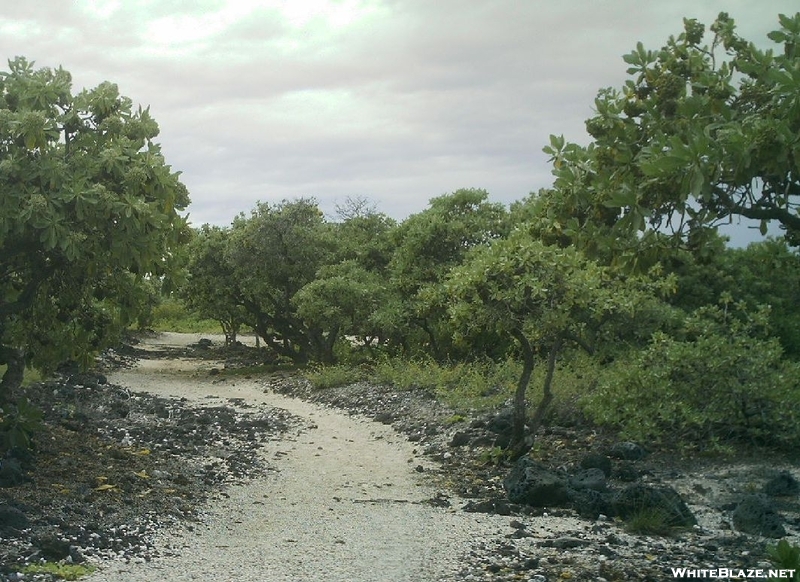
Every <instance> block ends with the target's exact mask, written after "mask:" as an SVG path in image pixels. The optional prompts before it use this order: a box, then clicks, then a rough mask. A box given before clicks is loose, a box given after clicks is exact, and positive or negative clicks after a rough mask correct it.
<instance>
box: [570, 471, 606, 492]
mask: <svg viewBox="0 0 800 582" xmlns="http://www.w3.org/2000/svg"><path fill="white" fill-rule="evenodd" d="M607 485H608V484H607V482H606V474H605V473H604V472H603V471H602V469H597V468H594V467H593V468H591V469H584V470H583V471H579V472H578V473H576V474H575V475H573V476H572V477H570V478H569V486H570V487H572V488H573V489H578V490H582V489H593V490H595V491H602V490H604V489H605V488H606V486H607Z"/></svg>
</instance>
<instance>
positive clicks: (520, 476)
mask: <svg viewBox="0 0 800 582" xmlns="http://www.w3.org/2000/svg"><path fill="white" fill-rule="evenodd" d="M503 485H504V487H505V489H506V492H507V493H508V499H509V500H510V501H511V502H512V503H524V504H527V505H532V506H534V507H550V506H559V505H562V504H563V503H564V502H566V501H567V500H568V499H569V493H568V491H567V483H566V481H565V480H564V479H563V478H561V477H560V476H559V475H558V474H556V473H554V472H553V471H551V470H549V469H548V468H546V467H545V466H544V465H541V464H539V463H536V462H534V461H532V460H531V459H529V458H527V457H523V458H521V459H520V460H519V461H517V464H516V465H514V468H513V469H512V470H511V473H509V475H508V476H507V477H506V478H505V480H504V481H503Z"/></svg>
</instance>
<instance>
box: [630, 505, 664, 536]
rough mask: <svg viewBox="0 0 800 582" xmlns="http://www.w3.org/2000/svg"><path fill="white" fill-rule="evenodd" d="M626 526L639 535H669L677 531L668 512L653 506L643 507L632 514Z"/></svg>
mask: <svg viewBox="0 0 800 582" xmlns="http://www.w3.org/2000/svg"><path fill="white" fill-rule="evenodd" d="M625 527H626V529H627V530H628V531H629V532H631V533H633V534H639V535H653V536H668V535H671V534H673V533H675V527H674V526H672V525H671V524H670V520H669V517H668V516H667V514H666V513H664V512H663V511H661V510H659V509H657V508H652V507H643V508H642V509H640V510H639V511H637V512H636V513H634V514H632V515H631V516H630V517H628V519H627V520H625Z"/></svg>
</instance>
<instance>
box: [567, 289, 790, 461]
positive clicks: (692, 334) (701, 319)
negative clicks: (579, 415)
mask: <svg viewBox="0 0 800 582" xmlns="http://www.w3.org/2000/svg"><path fill="white" fill-rule="evenodd" d="M728 307H731V306H727V305H726V306H723V307H713V308H702V309H699V310H697V311H696V312H694V313H693V314H691V315H690V316H689V317H687V320H686V324H685V327H684V329H683V330H682V332H681V334H680V335H678V336H677V337H675V336H668V335H666V334H664V333H656V334H654V336H653V338H652V341H651V342H650V345H649V346H647V347H646V348H645V349H643V350H641V351H635V352H632V353H631V354H630V355H629V357H628V358H621V357H618V358H617V359H616V361H615V363H614V364H613V365H611V366H610V367H609V368H608V369H607V370H606V371H605V373H603V374H602V375H601V377H600V378H599V381H598V387H597V390H596V391H594V392H593V393H592V394H590V395H589V396H588V397H586V398H584V399H583V401H582V403H583V406H584V409H585V411H586V413H587V415H588V416H589V417H590V418H592V419H593V420H594V421H596V422H598V423H600V424H606V425H611V426H613V427H616V428H618V429H620V430H621V432H622V434H623V435H624V436H626V437H629V438H632V439H639V440H654V441H659V440H660V441H665V442H666V441H669V442H670V443H681V444H683V445H687V446H691V447H695V448H696V447H700V448H709V447H710V446H711V447H713V446H714V445H715V444H722V443H731V442H742V441H746V442H748V443H753V444H761V445H773V446H774V445H778V446H781V445H782V446H786V447H793V446H796V445H797V444H800V416H799V415H798V413H799V412H800V366H799V365H798V364H797V363H795V362H790V361H787V360H785V359H784V358H783V357H782V350H781V346H780V344H779V342H778V340H777V339H775V338H771V337H769V336H768V334H767V333H766V328H765V322H766V319H765V318H766V315H767V313H766V312H763V311H762V312H758V313H747V312H742V311H741V309H740V308H738V307H735V306H734V307H733V309H731V310H729V309H728Z"/></svg>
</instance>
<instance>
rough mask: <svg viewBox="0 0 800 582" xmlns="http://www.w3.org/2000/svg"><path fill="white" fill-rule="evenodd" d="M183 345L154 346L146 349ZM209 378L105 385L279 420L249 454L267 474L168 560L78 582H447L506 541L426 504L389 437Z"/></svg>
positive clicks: (182, 541) (241, 490) (181, 540)
mask: <svg viewBox="0 0 800 582" xmlns="http://www.w3.org/2000/svg"><path fill="white" fill-rule="evenodd" d="M194 339H195V338H193V337H192V336H179V335H176V334H165V335H163V336H161V337H159V338H158V340H157V342H152V343H153V345H155V344H156V343H157V344H158V345H160V346H162V347H163V346H165V345H166V346H169V345H181V344H185V343H186V342H190V341H192V340H194ZM140 347H142V346H140ZM210 367H211V365H210V364H209V363H208V362H197V361H188V360H142V361H140V363H139V365H138V366H137V367H135V368H133V369H131V370H121V371H119V372H117V373H115V374H113V375H112V377H111V378H110V380H111V381H112V382H114V383H117V384H121V385H124V386H128V387H130V388H131V389H132V390H136V391H147V392H151V393H154V394H157V395H160V396H171V397H176V398H188V399H190V400H192V401H195V402H197V403H207V404H208V405H209V406H212V405H213V406H218V405H219V404H220V403H221V401H224V402H225V403H229V402H230V401H229V399H241V401H239V400H235V401H234V402H241V403H249V404H255V403H264V404H267V405H269V406H273V407H276V408H281V409H285V410H287V411H288V412H290V413H291V414H293V415H295V416H297V417H299V418H300V419H301V426H302V427H303V428H301V429H299V430H298V431H296V432H295V434H294V435H293V437H291V438H289V439H286V440H281V441H274V442H270V443H268V444H267V446H266V447H265V448H264V449H263V450H262V451H261V452H259V453H258V454H263V455H265V456H266V458H267V460H268V462H269V463H270V464H271V465H272V466H275V467H277V469H278V472H277V473H273V474H271V475H269V476H268V477H265V478H261V479H258V480H255V481H251V482H249V483H247V484H246V485H241V486H235V487H232V488H230V489H229V490H228V491H227V493H228V494H229V495H230V497H228V498H227V499H225V500H223V501H221V502H217V503H216V504H215V505H214V506H213V507H209V508H208V509H207V510H206V512H205V514H204V518H203V519H202V520H201V523H200V524H198V525H197V526H196V527H194V528H193V530H191V531H190V530H186V531H182V532H178V533H174V532H173V533H169V534H166V535H165V536H164V538H163V539H162V540H160V541H159V544H160V545H161V546H162V547H163V548H164V551H165V553H166V554H173V555H167V556H166V557H163V558H159V559H156V560H154V561H152V562H149V563H138V564H135V563H131V564H121V563H112V564H110V565H108V566H106V567H105V568H104V569H103V570H101V571H100V572H98V573H97V574H95V575H94V576H92V577H90V578H88V580H95V581H100V580H102V581H107V582H133V581H145V580H147V581H151V580H161V581H165V582H178V581H187V580H213V581H219V582H223V581H231V582H232V581H237V582H247V581H259V582H269V581H284V580H292V581H298V580H314V581H331V582H333V581H336V582H344V581H352V582H362V581H363V582H366V581H385V580H392V581H404V580H408V581H411V580H413V581H415V582H424V581H434V580H454V579H458V577H457V571H458V568H459V558H460V557H461V556H462V555H463V554H464V553H465V552H467V551H469V549H470V545H471V543H472V542H473V541H474V540H475V539H476V538H478V539H480V538H483V537H491V536H496V535H497V534H498V533H499V532H500V531H507V528H508V518H501V517H496V516H487V515H479V514H469V513H464V512H456V511H453V510H450V509H445V508H437V507H433V506H431V505H430V504H428V503H426V502H427V500H429V499H431V498H432V497H433V496H434V495H435V494H436V491H435V490H434V489H431V487H430V486H429V485H427V484H426V483H425V482H424V480H423V476H424V473H422V474H421V473H419V472H418V467H419V466H424V465H425V461H424V460H423V459H422V458H420V457H417V456H416V454H415V451H414V450H413V446H412V445H411V444H410V443H408V442H407V441H405V440H404V439H403V438H402V437H401V436H399V435H397V433H395V432H394V431H393V430H392V429H391V428H390V427H387V426H384V425H381V424H378V423H375V422H371V421H368V420H365V419H359V418H354V417H351V416H348V415H346V414H344V413H342V412H339V411H336V410H332V409H328V408H324V407H321V406H319V405H315V404H312V403H308V402H304V401H301V400H298V399H293V398H288V397H285V396H281V395H279V394H275V393H265V392H264V389H263V387H262V385H261V384H260V383H259V382H258V381H256V380H235V381H231V380H228V381H225V382H217V383H215V382H214V376H211V375H209V374H208V368H210ZM204 368H205V369H204Z"/></svg>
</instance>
